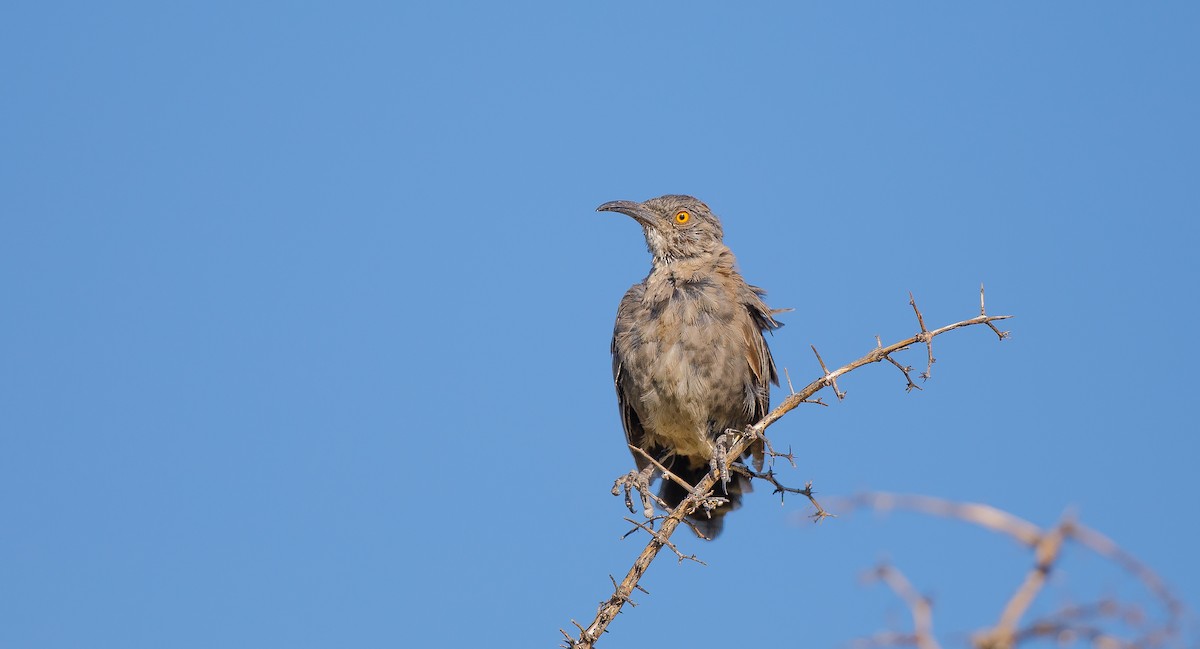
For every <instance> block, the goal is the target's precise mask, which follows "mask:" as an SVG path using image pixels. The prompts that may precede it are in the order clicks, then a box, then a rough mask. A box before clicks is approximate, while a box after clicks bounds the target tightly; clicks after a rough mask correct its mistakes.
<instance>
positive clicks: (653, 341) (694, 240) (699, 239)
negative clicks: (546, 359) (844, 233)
mask: <svg viewBox="0 0 1200 649" xmlns="http://www.w3.org/2000/svg"><path fill="white" fill-rule="evenodd" d="M597 210H598V211H607V212H620V213H622V214H626V215H628V216H630V217H633V219H634V220H635V221H637V222H638V223H639V224H641V226H642V230H643V231H644V232H645V235H646V246H647V248H649V250H650V254H651V255H652V256H653V265H652V267H651V269H650V274H649V275H648V276H646V279H644V280H642V283H640V284H635V285H634V286H633V287H632V288H630V289H629V292H627V293H626V294H625V297H624V298H623V299H622V300H621V305H620V307H618V309H617V323H616V327H615V328H614V330H613V340H612V356H613V381H614V382H615V383H616V388H617V404H618V406H619V408H620V411H621V423H622V424H623V425H624V427H625V437H626V439H627V440H628V441H629V444H630V445H632V446H636V447H638V448H641V449H643V450H644V451H646V452H647V453H648V454H649V455H651V456H653V457H654V458H655V459H657V460H659V461H660V462H662V464H663V465H664V466H666V467H667V468H668V469H670V470H671V472H672V473H674V474H676V475H678V476H679V477H681V478H683V479H684V480H685V481H687V482H688V483H689V484H692V485H695V484H696V483H697V482H699V481H700V480H701V479H702V478H703V477H704V476H705V475H706V474H707V473H708V472H709V471H710V462H711V460H712V458H713V454H714V442H715V441H716V440H717V438H718V437H720V436H721V435H722V434H723V433H725V431H726V430H728V429H734V430H745V428H746V427H747V426H749V425H751V424H753V423H755V422H757V421H758V420H759V419H760V418H761V417H762V416H763V415H764V414H766V413H767V411H768V410H769V407H770V386H769V385H768V383H775V384H778V383H779V380H778V377H777V375H776V373H775V363H774V361H773V360H772V358H771V351H770V349H768V348H767V342H766V340H765V339H764V338H763V331H765V330H770V329H775V328H777V327H779V326H781V325H780V324H779V323H778V322H776V321H775V319H774V317H772V311H771V309H770V308H768V307H767V305H766V304H765V303H764V302H763V300H762V296H763V291H762V289H759V288H757V287H754V286H751V285H749V284H747V283H746V281H745V280H744V279H742V276H741V275H740V274H739V273H738V271H737V269H736V268H735V267H734V258H733V253H732V252H730V250H729V248H728V247H726V246H725V244H724V243H723V242H722V236H723V232H722V230H721V222H720V221H719V220H718V219H717V217H716V215H714V214H713V213H712V212H711V211H710V210H709V209H708V206H707V205H705V204H704V203H702V202H700V201H699V200H697V199H695V198H692V197H691V196H678V195H668V196H660V197H658V198H653V199H650V200H648V201H646V202H644V203H635V202H632V201H613V202H610V203H605V204H603V205H601V206H600V207H598V208H597ZM754 454H755V456H756V460H757V462H758V463H760V465H761V458H762V450H761V446H759V447H756V448H755V449H754ZM634 461H635V462H636V463H637V467H638V469H639V470H643V469H645V468H646V467H647V466H648V465H649V464H650V463H649V462H648V461H647V460H646V459H645V458H643V457H641V456H640V455H638V454H636V453H635V454H634ZM743 491H749V481H748V480H747V479H746V478H745V477H743V476H740V475H737V474H736V473H735V474H734V479H733V480H732V481H731V482H730V483H728V484H727V485H726V493H725V494H722V493H721V492H720V490H718V495H723V496H725V497H727V498H728V499H729V502H728V503H726V504H724V505H722V506H720V507H718V508H717V509H715V510H713V511H712V512H710V513H708V514H706V513H705V512H703V511H699V510H698V511H697V512H696V513H694V514H693V516H692V518H691V521H692V523H693V524H694V525H695V526H696V528H697V529H698V530H699V531H700V533H701V534H702V535H703V536H705V537H707V538H714V537H715V536H716V535H717V534H719V533H720V531H721V527H722V519H723V517H724V516H725V514H726V513H728V512H729V511H731V510H733V509H736V508H737V507H738V506H740V504H741V494H742V492H743ZM659 496H660V497H661V498H662V499H663V500H665V501H666V503H667V504H668V505H669V506H671V507H675V506H677V505H678V504H679V503H680V502H682V501H683V499H684V498H686V497H687V492H686V491H685V490H684V489H683V488H682V487H680V486H679V485H677V484H675V483H674V482H671V481H669V480H664V481H663V484H662V487H661V489H660V492H659Z"/></svg>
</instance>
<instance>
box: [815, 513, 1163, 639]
mask: <svg viewBox="0 0 1200 649" xmlns="http://www.w3.org/2000/svg"><path fill="white" fill-rule="evenodd" d="M834 502H836V503H837V504H838V505H841V506H844V507H845V508H846V509H854V508H864V509H873V510H877V511H888V510H892V509H903V510H909V511H915V512H919V513H923V514H929V515H933V516H940V517H945V518H952V519H956V520H961V521H964V522H967V523H970V524H972V525H977V526H979V527H983V528H985V529H989V530H991V531H993V532H997V533H1000V534H1006V535H1008V536H1011V537H1013V538H1014V539H1016V540H1017V541H1019V542H1020V543H1022V544H1023V545H1025V546H1027V547H1029V548H1031V549H1032V550H1033V554H1034V563H1033V566H1032V567H1031V568H1030V570H1029V572H1028V573H1027V574H1026V576H1025V579H1024V580H1023V581H1022V582H1021V584H1020V586H1018V587H1017V589H1016V591H1015V592H1014V593H1013V594H1012V596H1011V597H1009V599H1008V602H1007V603H1006V604H1005V606H1004V609H1003V611H1002V612H1001V614H1000V619H999V620H998V621H997V623H996V624H995V626H992V627H989V628H986V629H982V630H980V631H978V632H976V633H975V634H973V636H972V639H971V643H972V645H973V646H974V647H975V648H976V649H1012V648H1013V647H1015V646H1017V645H1019V644H1020V643H1021V642H1022V641H1026V640H1035V639H1037V638H1039V637H1043V638H1044V637H1054V638H1056V639H1057V640H1059V642H1060V644H1069V642H1068V641H1069V640H1071V639H1072V638H1084V639H1087V640H1089V641H1090V642H1091V643H1092V645H1093V646H1094V647H1101V648H1107V647H1113V648H1114V649H1115V648H1117V647H1129V648H1131V649H1132V648H1138V649H1145V648H1148V647H1160V646H1164V645H1166V644H1168V643H1169V642H1170V641H1172V640H1176V639H1178V637H1179V633H1180V627H1181V620H1182V618H1183V615H1184V606H1183V603H1182V602H1181V601H1180V600H1179V599H1177V598H1176V597H1175V596H1174V595H1173V594H1172V593H1171V591H1170V590H1169V589H1168V588H1167V586H1166V583H1165V582H1164V581H1163V580H1162V578H1160V577H1159V576H1158V575H1157V574H1156V573H1155V572H1154V571H1153V570H1151V569H1150V568H1149V567H1148V566H1146V565H1145V564H1143V563H1142V562H1140V561H1138V560H1137V559H1136V558H1134V557H1133V556H1132V555H1130V554H1129V553H1127V552H1125V551H1124V550H1122V549H1121V548H1120V547H1119V546H1118V545H1117V544H1116V543H1114V542H1113V541H1112V540H1110V539H1109V538H1107V537H1105V536H1104V535H1102V534H1100V533H1099V532H1097V531H1095V530H1092V529H1090V528H1088V527H1086V526H1084V525H1083V524H1082V523H1079V522H1078V521H1076V520H1074V519H1073V518H1072V517H1070V516H1064V517H1063V519H1062V520H1060V521H1059V523H1058V524H1056V525H1055V526H1053V527H1051V528H1048V529H1042V528H1040V527H1038V526H1037V525H1034V524H1033V523H1030V522H1029V521H1026V520H1024V519H1022V518H1019V517H1017V516H1014V515H1013V514H1010V513H1008V512H1005V511H1002V510H999V509H996V508H995V507H991V506H989V505H981V504H978V503H961V502H954V501H949V500H944V499H941V498H934V497H930V496H913V495H903V494H890V493H879V492H876V493H865V494H858V495H856V496H854V497H852V498H849V499H844V500H843V499H837V500H835V501H834ZM835 506H836V505H835ZM1069 541H1073V542H1075V543H1077V544H1078V545H1080V546H1082V547H1084V548H1086V549H1088V550H1090V551H1092V552H1095V553H1096V554H1098V555H1100V556H1101V557H1103V558H1105V559H1108V560H1110V561H1112V562H1113V563H1115V564H1116V565H1118V566H1120V567H1121V568H1122V569H1124V570H1125V571H1126V572H1127V573H1129V575H1131V576H1132V577H1133V578H1135V579H1137V580H1138V581H1140V582H1141V583H1142V584H1143V585H1144V586H1145V587H1146V589H1147V591H1149V592H1150V594H1151V595H1152V596H1153V597H1154V598H1155V599H1156V600H1157V601H1158V603H1159V604H1160V605H1161V606H1162V609H1163V612H1164V615H1163V617H1162V619H1161V623H1156V624H1151V623H1149V622H1147V621H1145V620H1141V621H1140V622H1136V621H1137V620H1138V619H1140V618H1142V617H1143V616H1142V615H1141V614H1140V612H1138V611H1136V609H1135V608H1134V607H1132V606H1123V605H1121V604H1120V603H1119V602H1117V601H1115V600H1112V599H1106V600H1101V601H1100V602H1098V603H1096V604H1092V605H1088V606H1073V607H1068V608H1064V609H1061V610H1059V611H1058V612H1056V613H1054V614H1053V615H1049V616H1045V617H1042V618H1039V619H1036V620H1034V621H1032V622H1029V623H1027V624H1025V625H1022V624H1021V619H1022V618H1023V617H1024V615H1025V613H1027V612H1028V611H1029V609H1030V607H1031V606H1032V604H1033V602H1034V600H1035V599H1036V598H1037V596H1038V595H1039V594H1040V593H1041V592H1042V588H1043V587H1044V586H1045V584H1046V579H1047V577H1048V576H1049V575H1050V573H1051V572H1052V571H1053V570H1054V568H1055V564H1056V563H1057V562H1058V560H1059V558H1060V556H1061V554H1062V552H1063V549H1064V546H1065V544H1066V543H1067V542H1069ZM897 592H898V593H900V591H899V590H897ZM901 596H902V597H903V598H904V599H905V601H906V602H910V606H911V596H910V595H906V594H903V593H901ZM916 614H917V610H916V609H915V608H914V621H917V617H916ZM1105 618H1110V619H1111V618H1121V619H1122V621H1123V622H1124V623H1125V624H1126V625H1127V626H1128V627H1131V628H1135V629H1137V630H1139V631H1140V632H1141V637H1139V638H1136V639H1133V640H1128V639H1122V638H1119V637H1117V635H1116V634H1115V633H1113V632H1110V631H1109V629H1110V628H1113V627H1114V626H1119V625H1112V624H1108V625H1106V624H1104V622H1105ZM1131 619H1134V620H1135V622H1136V623H1130V620H1131ZM917 629H918V632H917V635H916V636H905V635H903V634H895V633H893V634H889V635H888V636H887V637H888V639H889V643H890V644H891V646H898V645H912V644H916V642H914V641H909V639H919V634H920V630H921V626H920V625H918V626H917ZM878 640H879V639H878V638H875V639H873V640H872V642H871V644H873V645H874V646H879V645H880V642H879V641H878ZM889 643H884V644H889Z"/></svg>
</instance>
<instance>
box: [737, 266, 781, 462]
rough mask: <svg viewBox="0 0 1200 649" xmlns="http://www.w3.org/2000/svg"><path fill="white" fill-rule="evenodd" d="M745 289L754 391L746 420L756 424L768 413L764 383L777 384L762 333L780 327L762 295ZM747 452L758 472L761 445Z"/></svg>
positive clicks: (757, 290) (768, 395) (748, 355)
mask: <svg viewBox="0 0 1200 649" xmlns="http://www.w3.org/2000/svg"><path fill="white" fill-rule="evenodd" d="M746 289H747V290H746V291H745V293H744V295H743V300H742V302H743V304H745V305H746V310H747V311H748V312H749V313H750V319H749V321H747V323H746V328H745V331H744V332H743V333H744V335H745V338H746V362H747V363H748V364H749V365H750V371H751V372H752V373H753V374H754V379H755V385H754V388H755V394H756V396H757V399H756V400H755V404H754V405H755V407H754V411H753V412H752V413H750V417H751V421H754V422H757V421H758V420H760V419H762V418H763V417H765V416H766V415H767V413H768V412H770V411H771V388H770V386H769V385H767V384H768V383H774V384H775V385H779V374H778V373H777V372H776V370H775V359H774V358H773V357H772V356H771V348H770V347H769V346H768V345H767V339H766V337H765V336H764V335H763V332H764V331H771V330H774V329H778V328H780V327H782V326H783V324H782V323H780V322H778V321H777V320H775V318H774V316H773V315H772V314H773V313H774V312H772V311H771V308H770V307H768V306H767V305H766V303H765V302H763V299H762V298H763V295H764V294H765V292H764V291H763V290H762V289H761V288H758V287H757V286H750V285H746ZM750 452H751V454H752V455H753V456H754V465H755V468H756V469H757V470H760V471H761V470H762V465H763V445H762V442H758V443H756V444H755V445H754V446H753V447H751V449H750Z"/></svg>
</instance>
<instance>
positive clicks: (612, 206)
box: [596, 194, 725, 266]
mask: <svg viewBox="0 0 1200 649" xmlns="http://www.w3.org/2000/svg"><path fill="white" fill-rule="evenodd" d="M596 211H597V212H620V213H621V214H625V215H628V216H630V217H632V218H633V220H635V221H637V222H638V223H640V224H641V225H642V230H644V231H645V233H646V247H647V248H648V249H649V250H650V254H651V255H654V264H655V265H656V266H657V265H659V264H664V263H671V262H672V261H675V260H680V259H690V258H695V257H703V256H706V255H713V254H717V253H719V252H721V251H722V250H725V244H724V243H723V242H722V241H721V239H722V237H723V236H724V232H723V231H722V230H721V221H720V219H718V218H717V216H716V215H715V214H713V213H712V210H709V209H708V206H707V205H705V204H704V203H703V202H701V201H700V200H699V199H697V198H693V197H691V196H682V195H678V194H668V195H666V196H659V197H658V198H651V199H650V200H648V201H646V202H644V203H635V202H633V201H611V202H608V203H605V204H603V205H601V206H600V207H597V208H596Z"/></svg>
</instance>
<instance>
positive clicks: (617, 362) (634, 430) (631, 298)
mask: <svg viewBox="0 0 1200 649" xmlns="http://www.w3.org/2000/svg"><path fill="white" fill-rule="evenodd" d="M639 289H640V290H639ZM644 292H645V286H643V285H641V284H636V285H634V286H633V287H632V288H630V289H629V291H628V292H627V293H625V297H624V298H622V299H621V305H620V306H619V307H618V308H617V324H616V326H615V327H613V339H612V369H613V385H614V386H615V387H616V389H617V409H618V410H620V412H621V427H622V428H624V429H625V441H626V442H627V443H628V444H629V445H630V446H636V447H638V448H640V449H644V450H648V449H646V441H645V439H646V431H645V430H644V429H643V428H642V421H641V419H639V418H638V415H637V411H635V410H634V409H633V404H632V399H631V398H630V395H629V394H628V392H627V387H626V383H627V381H628V377H626V376H625V375H624V374H623V372H622V370H623V368H622V361H623V359H622V355H621V347H622V345H620V344H619V343H618V340H617V339H618V337H620V336H622V335H628V332H626V331H623V329H622V323H623V322H629V316H628V314H629V311H630V310H631V308H632V306H633V304H634V303H635V301H637V300H639V299H640V297H641V294H642V293H644ZM630 453H631V454H632V455H633V460H634V462H636V463H637V468H638V470H639V471H641V470H642V469H645V468H646V467H647V466H649V465H650V462H649V461H647V460H646V458H644V457H642V456H641V455H639V454H637V453H634V452H633V451H632V450H631V451H630Z"/></svg>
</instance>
